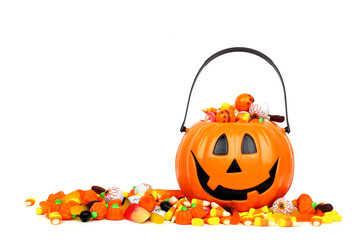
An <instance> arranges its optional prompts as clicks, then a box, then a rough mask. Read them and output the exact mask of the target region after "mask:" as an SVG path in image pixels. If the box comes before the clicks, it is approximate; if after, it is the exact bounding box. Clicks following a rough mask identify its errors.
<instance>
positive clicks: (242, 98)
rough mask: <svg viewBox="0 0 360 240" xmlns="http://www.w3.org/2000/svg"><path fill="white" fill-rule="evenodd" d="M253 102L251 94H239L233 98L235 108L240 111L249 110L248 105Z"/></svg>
mask: <svg viewBox="0 0 360 240" xmlns="http://www.w3.org/2000/svg"><path fill="white" fill-rule="evenodd" d="M253 102H254V98H253V96H251V95H250V94H247V93H243V94H240V95H239V96H238V97H237V98H236V100H235V108H236V110H238V111H239V112H240V111H246V112H248V111H249V108H250V105H251V104H252V103H253Z"/></svg>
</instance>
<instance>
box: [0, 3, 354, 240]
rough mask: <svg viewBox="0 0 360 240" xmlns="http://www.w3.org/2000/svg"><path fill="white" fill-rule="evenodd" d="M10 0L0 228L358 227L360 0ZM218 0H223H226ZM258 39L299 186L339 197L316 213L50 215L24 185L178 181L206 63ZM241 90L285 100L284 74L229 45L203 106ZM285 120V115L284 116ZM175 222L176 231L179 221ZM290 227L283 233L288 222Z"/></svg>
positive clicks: (227, 230) (114, 231) (2, 97)
mask: <svg viewBox="0 0 360 240" xmlns="http://www.w3.org/2000/svg"><path fill="white" fill-rule="evenodd" d="M128 2H129V1H126V2H125V1H102V2H100V1H74V0H72V1H6V2H5V1H2V2H1V4H0V130H1V131H0V159H1V166H2V167H1V168H0V169H1V175H0V178H1V181H0V184H1V200H0V201H1V208H2V210H1V220H0V221H1V225H0V226H1V227H0V228H1V229H2V234H4V235H5V234H7V233H10V234H12V238H15V237H16V238H17V239H19V238H20V237H32V238H33V237H35V236H36V238H37V239H45V238H46V239H47V238H50V237H51V238H54V239H65V238H67V239H68V238H73V239H85V238H89V237H91V238H97V239H99V238H107V237H111V236H116V238H122V237H125V235H124V234H126V233H129V234H130V235H131V236H133V237H136V238H138V237H139V238H140V237H142V238H147V239H148V238H156V239H159V238H160V239H164V238H169V239H173V238H175V239H185V238H189V237H191V238H193V239H199V238H220V237H221V238H244V237H251V238H254V237H255V238H256V237H259V236H262V237H266V238H277V239H278V238H279V236H283V237H285V238H296V239H300V238H301V239H304V237H308V236H313V237H314V238H315V237H327V238H328V239H329V238H334V239H335V238H338V237H340V236H342V235H344V234H346V233H349V231H353V230H355V229H356V228H357V227H358V226H357V224H358V217H357V216H356V215H358V212H359V210H358V208H359V206H358V199H359V197H360V196H359V189H358V183H359V177H358V176H359V173H358V172H359V160H360V159H359V155H358V148H359V147H358V146H359V140H358V136H359V134H360V132H359V117H360V114H359V99H358V95H359V94H358V90H359V87H358V85H356V84H357V82H359V78H360V73H359V55H360V47H359V42H360V37H359V22H360V15H359V8H358V7H357V6H356V4H355V2H356V1H316V2H315V1H301V2H299V3H298V4H294V3H289V1H271V3H270V1H252V3H248V2H249V1H222V2H221V3H215V1H178V2H177V3H176V2H172V3H170V1H155V0H152V1H132V3H128ZM218 2H219V1H218ZM234 46H242V47H251V48H254V49H257V50H259V51H261V52H263V53H265V54H266V55H268V56H269V57H270V58H272V60H273V61H274V62H275V64H276V65H277V66H278V68H279V69H280V71H281V73H282V75H283V78H284V81H285V85H286V90H287V97H288V108H289V121H290V125H291V133H290V134H289V138H290V140H291V142H292V145H293V149H294V152H295V177H294V181H293V185H292V187H291V189H290V191H289V192H288V194H287V195H286V197H287V198H288V199H294V198H297V197H298V196H299V195H300V194H301V193H308V194H310V196H311V197H312V198H313V200H314V201H316V202H330V203H332V204H333V206H334V208H335V209H336V210H338V212H339V213H340V214H342V215H343V222H342V223H340V224H330V225H326V226H322V227H320V228H313V227H311V226H309V225H306V224H304V225H302V226H301V227H298V228H292V229H282V228H279V227H274V228H256V227H252V228H246V227H244V226H241V225H239V226H204V227H202V228H195V227H192V226H179V225H176V224H166V225H160V226H159V225H155V224H143V225H139V224H135V223H132V222H129V221H120V222H110V221H98V222H95V221H93V222H91V223H87V224H85V223H81V222H76V221H71V222H63V224H61V225H59V226H52V225H51V224H50V223H49V222H48V220H47V219H45V218H44V217H43V216H37V215H35V207H31V208H25V207H23V203H24V201H25V199H26V198H28V197H34V198H36V199H37V201H38V202H40V201H41V200H44V199H46V198H47V196H48V194H50V193H54V192H57V191H59V190H63V191H65V192H70V191H72V190H75V189H78V188H81V189H89V188H90V187H91V186H92V185H100V186H103V187H109V186H111V185H118V186H120V187H121V188H123V190H124V191H129V190H130V189H131V188H132V187H133V186H134V185H137V184H139V183H142V182H147V183H149V184H151V185H152V186H153V187H154V188H168V189H177V188H178V186H177V181H176V177H175V154H176V150H177V146H178V144H179V143H180V140H181V137H182V136H183V134H182V133H180V132H179V129H180V126H181V123H182V120H183V115H184V112H185V107H186V101H187V97H188V93H189V90H190V87H191V84H192V81H193V78H194V77H195V74H196V72H197V70H198V69H199V68H200V66H201V64H202V63H203V62H204V61H205V60H206V59H207V58H208V57H209V56H210V55H212V54H213V53H215V52H217V51H219V50H222V49H224V48H228V47H234ZM243 92H249V93H251V94H252V95H253V96H254V97H255V99H256V100H263V101H266V102H267V103H268V104H269V106H270V112H271V113H272V114H282V115H284V114H285V112H284V105H283V95H282V89H281V84H280V81H279V79H278V78H277V75H276V73H275V72H274V71H273V69H272V68H271V67H270V66H269V65H267V63H266V62H265V61H263V60H262V59H260V58H257V57H256V56H252V55H249V54H245V53H243V54H239V53H235V54H230V55H226V56H223V57H220V58H218V59H217V60H215V61H214V62H213V63H211V64H210V65H208V67H207V68H206V69H205V70H204V71H203V74H202V75H201V77H200V78H199V80H198V82H197V85H196V86H195V89H194V92H193V98H192V101H191V105H190V109H189V114H188V116H189V118H188V121H187V124H186V126H187V127H190V126H191V124H192V123H194V122H195V121H197V120H199V119H202V118H203V117H204V114H203V113H202V112H201V111H200V110H199V109H200V108H202V107H209V106H214V107H220V105H221V104H222V103H223V102H230V103H233V102H234V100H235V98H236V96H237V95H239V94H240V93H243ZM282 126H284V125H282ZM175 232H176V233H175ZM279 234H281V235H279Z"/></svg>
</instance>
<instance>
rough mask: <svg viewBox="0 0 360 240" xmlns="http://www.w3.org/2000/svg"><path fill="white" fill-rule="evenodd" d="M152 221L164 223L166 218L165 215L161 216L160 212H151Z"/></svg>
mask: <svg viewBox="0 0 360 240" xmlns="http://www.w3.org/2000/svg"><path fill="white" fill-rule="evenodd" d="M149 220H150V222H152V223H156V224H163V223H164V221H165V219H164V217H163V216H161V215H160V214H157V213H154V212H151V213H150V219H149Z"/></svg>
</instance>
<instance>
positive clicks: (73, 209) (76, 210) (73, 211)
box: [70, 204, 88, 215]
mask: <svg viewBox="0 0 360 240" xmlns="http://www.w3.org/2000/svg"><path fill="white" fill-rule="evenodd" d="M84 210H88V208H87V206H86V205H85V204H84V205H79V206H72V207H71V208H70V213H71V215H80V213H81V212H82V211H84Z"/></svg>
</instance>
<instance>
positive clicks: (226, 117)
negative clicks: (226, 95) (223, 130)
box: [216, 109, 236, 122]
mask: <svg viewBox="0 0 360 240" xmlns="http://www.w3.org/2000/svg"><path fill="white" fill-rule="evenodd" d="M235 121H236V116H235V113H234V111H233V110H231V109H225V110H221V111H219V112H218V113H217V114H216V122H235Z"/></svg>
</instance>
